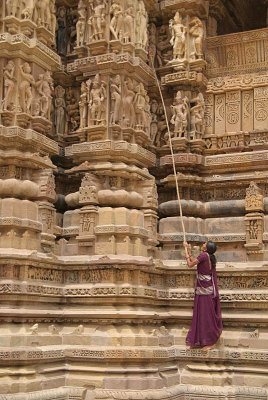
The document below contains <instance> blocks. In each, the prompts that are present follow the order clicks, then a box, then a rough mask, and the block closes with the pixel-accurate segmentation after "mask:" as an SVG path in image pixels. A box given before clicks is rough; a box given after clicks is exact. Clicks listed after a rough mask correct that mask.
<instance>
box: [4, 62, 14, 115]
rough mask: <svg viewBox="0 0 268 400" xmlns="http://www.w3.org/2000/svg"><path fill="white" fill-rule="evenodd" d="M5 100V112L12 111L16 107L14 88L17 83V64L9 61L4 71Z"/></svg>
mask: <svg viewBox="0 0 268 400" xmlns="http://www.w3.org/2000/svg"><path fill="white" fill-rule="evenodd" d="M3 76H4V99H3V110H8V109H12V108H13V106H14V101H15V99H14V88H15V83H16V78H15V64H14V62H13V61H12V60H9V61H8V63H7V65H6V67H5V69H4V73H3Z"/></svg>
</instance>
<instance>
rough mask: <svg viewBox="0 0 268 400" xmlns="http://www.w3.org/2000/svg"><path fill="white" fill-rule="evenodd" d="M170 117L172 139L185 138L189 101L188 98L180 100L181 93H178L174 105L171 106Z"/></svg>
mask: <svg viewBox="0 0 268 400" xmlns="http://www.w3.org/2000/svg"><path fill="white" fill-rule="evenodd" d="M171 110H172V117H171V120H170V122H171V123H172V124H173V125H174V131H173V132H174V135H173V137H179V138H181V137H183V136H184V137H185V136H186V133H187V125H188V113H189V100H188V97H186V96H185V97H184V98H183V99H182V95H181V92H180V91H178V92H177V94H176V97H175V104H174V105H173V106H171Z"/></svg>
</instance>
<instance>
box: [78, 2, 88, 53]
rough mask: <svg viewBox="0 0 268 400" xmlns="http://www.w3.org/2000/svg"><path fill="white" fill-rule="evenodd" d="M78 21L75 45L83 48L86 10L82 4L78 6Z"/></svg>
mask: <svg viewBox="0 0 268 400" xmlns="http://www.w3.org/2000/svg"><path fill="white" fill-rule="evenodd" d="M78 15H79V17H78V21H77V23H76V34H77V38H76V45H77V46H83V44H84V40H85V30H86V15H87V13H86V8H85V5H84V2H81V0H80V2H79V4H78Z"/></svg>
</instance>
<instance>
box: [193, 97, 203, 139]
mask: <svg viewBox="0 0 268 400" xmlns="http://www.w3.org/2000/svg"><path fill="white" fill-rule="evenodd" d="M191 103H195V105H194V106H192V107H191V110H190V114H191V131H192V132H193V133H192V138H193V139H200V138H202V136H203V135H204V132H205V121H204V118H205V101H204V96H203V94H202V93H199V94H198V95H197V97H196V98H194V99H193V100H191Z"/></svg>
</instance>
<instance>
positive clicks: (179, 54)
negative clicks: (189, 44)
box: [169, 11, 186, 61]
mask: <svg viewBox="0 0 268 400" xmlns="http://www.w3.org/2000/svg"><path fill="white" fill-rule="evenodd" d="M169 27H170V31H171V36H172V37H171V40H170V44H171V45H172V46H173V59H174V60H178V61H181V60H184V59H185V41H186V36H185V35H186V28H185V26H184V25H183V23H182V20H181V16H180V13H179V12H178V11H177V12H176V14H175V16H174V19H172V20H170V23H169Z"/></svg>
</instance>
